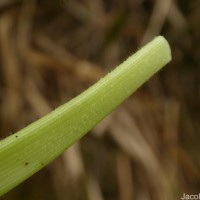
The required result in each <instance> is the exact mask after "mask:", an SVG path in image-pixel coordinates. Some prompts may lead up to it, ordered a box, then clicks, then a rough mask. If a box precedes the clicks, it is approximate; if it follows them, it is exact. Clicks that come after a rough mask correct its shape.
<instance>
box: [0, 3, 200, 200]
mask: <svg viewBox="0 0 200 200" xmlns="http://www.w3.org/2000/svg"><path fill="white" fill-rule="evenodd" d="M159 34H162V35H164V36H165V37H166V38H167V40H168V41H169V43H170V45H171V48H172V56H173V61H172V62H171V63H170V64H169V65H168V66H167V67H165V68H164V69H163V70H162V71H160V72H159V73H158V74H157V75H155V76H154V77H153V78H151V80H149V81H148V82H147V83H145V84H144V85H143V86H142V88H140V89H139V90H138V91H137V92H136V93H135V94H134V95H132V96H131V97H130V98H129V99H128V100H127V101H126V102H124V103H123V104H122V105H121V106H120V107H119V108H118V109H116V111H114V112H113V113H112V114H111V115H109V116H108V117H107V118H106V119H105V120H103V121H102V122H101V123H100V124H99V125H98V126H97V127H95V128H94V129H93V130H92V131H91V132H90V133H89V134H87V135H86V136H85V137H83V138H82V139H81V140H80V142H78V143H76V144H75V145H74V146H72V147H71V148H70V149H69V150H68V151H66V152H65V153H64V154H62V156H60V157H59V158H58V159H56V160H55V161H54V162H52V163H51V164H49V165H48V166H47V167H45V168H44V169H43V170H41V171H40V172H38V173H37V174H35V175H34V176H32V177H31V178H30V179H28V180H27V181H25V182H24V183H22V184H21V185H20V186H18V187H16V188H15V189H14V190H12V191H10V192H9V193H7V194H6V195H4V196H3V197H1V198H0V199H2V200H18V199H20V200H25V199H26V200H46V199H48V200H173V199H180V198H181V197H182V195H183V193H186V194H189V193H190V194H198V193H199V192H200V159H199V151H200V1H198V0H192V1H190V0H42V1H36V0H29V1H25V0H24V1H20V0H1V1H0V138H1V139H3V138H5V137H7V136H8V135H10V134H12V133H14V132H16V131H17V130H19V129H21V128H23V127H25V126H26V125H28V124H29V123H31V122H33V121H35V120H36V119H38V118H40V117H42V116H43V115H45V114H47V113H48V112H50V111H51V110H53V109H55V108H56V107H57V106H59V105H61V104H63V103H64V102H67V101H69V100H70V99H71V98H73V97H75V96H76V95H78V94H79V93H81V92H82V91H84V90H85V89H86V88H88V87H89V86H90V85H92V84H93V83H95V82H96V81H97V80H99V79H100V78H101V77H103V76H104V75H105V74H106V73H108V72H109V71H111V70H112V69H113V68H114V67H115V66H116V65H118V64H119V63H120V62H122V61H123V60H124V59H126V58H127V57H128V56H129V55H131V54H132V53H133V52H135V51H137V50H138V49H139V48H140V47H141V46H142V45H144V44H146V43H147V42H149V41H150V40H152V39H153V38H154V37H155V36H156V35H159ZM0 181H1V180H0Z"/></svg>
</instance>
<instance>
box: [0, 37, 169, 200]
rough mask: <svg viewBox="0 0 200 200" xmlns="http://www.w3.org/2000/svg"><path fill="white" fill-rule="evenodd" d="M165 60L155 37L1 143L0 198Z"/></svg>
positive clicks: (161, 42) (162, 43)
mask: <svg viewBox="0 0 200 200" xmlns="http://www.w3.org/2000/svg"><path fill="white" fill-rule="evenodd" d="M170 60H171V53H170V48H169V45H168V43H167V41H166V40H165V39H164V38H163V37H162V36H159V37H157V38H155V39H154V40H153V41H152V42H150V43H149V44H147V45H146V46H145V47H143V48H142V49H141V50H139V51H138V52H137V53H136V54H134V55H132V56H131V57H129V58H128V59H127V60H126V61H125V62H123V63H122V64H121V65H119V66H118V67H117V68H116V69H115V70H113V71H112V72H111V73H109V74H108V75H107V76H106V77H104V78H102V79H101V80H100V81H99V82H97V83H96V84H95V85H93V86H92V87H90V88H89V89H88V90H86V91H85V92H83V93H82V94H80V95H79V96H77V97H76V98H74V99H72V100H71V101H70V102H68V103H66V104H64V105H63V106H61V107H59V108H58V109H56V110H54V111H53V112H51V113H49V114H48V115H46V116H45V117H43V118H41V119H39V120H38V121H36V122H34V123H32V124H31V125H29V126H28V127H26V128H24V129H22V130H21V131H19V132H17V133H15V134H13V135H11V136H9V137H8V138H6V139H4V140H2V141H1V142H0V196H1V195H3V194H4V193H6V192H8V191H9V190H11V189H12V188H14V187H15V186H17V185H18V184H19V183H21V182H22V181H24V180H25V179H27V178H28V177H30V176H31V175H33V174H34V173H35V172H37V171H38V170H40V169H41V168H43V167H44V166H45V165H47V164H48V163H49V162H51V161H52V160H53V159H55V158H56V157H57V156H59V155H60V154H61V153H62V152H63V151H65V150H66V149H67V148H68V147H70V146H71V145H72V144H74V143H75V142H76V141H77V140H79V139H80V138H81V137H82V136H83V135H84V134H85V133H87V132H88V131H89V130H91V129H92V128H93V127H94V126H95V125H96V124H97V123H98V122H100V121H101V120H102V119H103V118H104V117H105V116H107V115H108V114H109V113H110V112H111V111H112V110H113V109H115V108H116V107H117V106H118V105H119V104H121V103H122V102H123V101H124V100H125V99H126V98H127V97H128V96H130V95H131V94H132V93H133V92H134V91H135V90H136V89H137V88H139V87H140V86H141V85H142V84H143V83H144V82H145V81H146V80H148V79H149V78H150V77H151V76H152V75H153V74H154V73H156V72H157V71H158V70H160V69H161V68H162V67H163V66H164V65H165V64H166V63H168V62H169V61H170ZM133 106H134V105H133Z"/></svg>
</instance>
